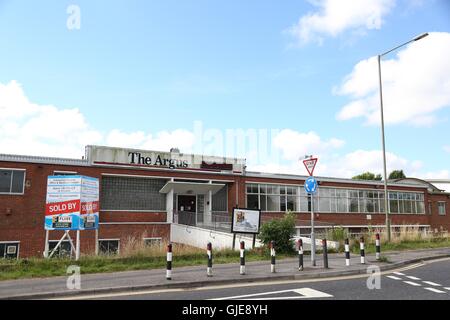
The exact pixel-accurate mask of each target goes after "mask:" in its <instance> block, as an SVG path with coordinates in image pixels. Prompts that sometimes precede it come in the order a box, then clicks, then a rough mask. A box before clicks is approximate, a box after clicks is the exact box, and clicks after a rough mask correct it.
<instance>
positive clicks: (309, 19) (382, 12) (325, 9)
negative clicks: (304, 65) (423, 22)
mask: <svg viewBox="0 0 450 320" xmlns="http://www.w3.org/2000/svg"><path fill="white" fill-rule="evenodd" d="M310 2H311V4H312V5H314V6H315V7H317V11H315V12H310V13H308V14H306V15H304V16H302V17H300V19H299V21H298V23H296V24H295V25H293V26H292V27H291V28H290V29H289V30H288V31H289V33H291V34H292V35H293V36H294V37H296V38H297V39H298V40H299V42H300V43H308V42H318V43H319V44H320V43H322V42H323V38H324V37H326V36H331V37H336V36H338V35H340V34H342V33H344V32H346V31H349V30H351V31H353V33H355V34H356V33H357V34H363V33H364V32H365V30H372V29H380V28H381V25H382V24H383V17H384V16H386V15H387V14H388V13H389V12H390V11H391V10H392V8H393V7H394V6H395V0H358V1H355V0H315V1H310Z"/></svg>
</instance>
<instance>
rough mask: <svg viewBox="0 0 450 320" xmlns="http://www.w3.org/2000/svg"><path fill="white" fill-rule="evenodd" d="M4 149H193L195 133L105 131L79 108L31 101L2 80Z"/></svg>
mask: <svg viewBox="0 0 450 320" xmlns="http://www.w3.org/2000/svg"><path fill="white" fill-rule="evenodd" d="M0 122H1V124H2V125H1V126H0V153H11V154H26V155H36V156H54V157H65V158H81V156H83V155H84V148H85V146H86V145H88V144H102V145H110V146H119V147H134V148H143V149H152V150H162V151H164V150H167V151H169V149H170V148H171V147H179V148H180V149H181V151H182V152H189V151H190V150H191V149H192V146H193V144H194V135H193V133H191V132H190V131H187V130H180V129H178V130H174V131H172V132H169V131H161V132H158V133H156V134H155V135H152V134H147V133H145V132H143V131H137V132H130V133H127V132H122V131H120V130H117V129H115V130H112V131H110V132H109V133H106V134H104V133H102V132H100V131H98V130H96V129H94V128H92V127H91V126H90V125H89V124H88V123H87V121H86V119H85V117H84V115H83V114H82V113H81V112H80V111H79V110H78V109H75V108H73V109H61V108H58V107H55V106H52V105H40V104H36V103H33V102H30V101H29V99H28V98H27V96H26V95H25V92H24V90H23V88H22V86H21V85H20V84H19V83H17V82H16V81H11V82H9V83H8V84H6V85H4V84H1V83H0Z"/></svg>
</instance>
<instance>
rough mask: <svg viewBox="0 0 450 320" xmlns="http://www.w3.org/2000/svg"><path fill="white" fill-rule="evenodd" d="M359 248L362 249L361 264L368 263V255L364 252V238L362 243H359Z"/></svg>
mask: <svg viewBox="0 0 450 320" xmlns="http://www.w3.org/2000/svg"><path fill="white" fill-rule="evenodd" d="M359 248H360V249H361V264H365V263H366V253H365V251H364V237H361V241H360V243H359Z"/></svg>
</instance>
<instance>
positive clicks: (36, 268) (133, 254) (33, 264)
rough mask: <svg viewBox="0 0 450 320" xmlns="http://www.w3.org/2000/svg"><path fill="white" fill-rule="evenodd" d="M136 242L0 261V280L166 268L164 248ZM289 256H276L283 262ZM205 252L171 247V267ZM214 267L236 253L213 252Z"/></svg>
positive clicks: (235, 258)
mask: <svg viewBox="0 0 450 320" xmlns="http://www.w3.org/2000/svg"><path fill="white" fill-rule="evenodd" d="M136 239H138V238H129V239H128V240H127V241H125V242H124V245H123V247H122V248H121V252H120V254H119V255H99V256H95V255H82V256H81V258H80V260H79V261H74V260H71V259H69V258H61V259H59V258H53V259H43V258H29V259H18V260H3V259H0V280H14V279H24V278H43V277H52V276H65V275H67V274H66V270H67V268H68V267H69V266H71V265H77V266H79V267H80V271H81V273H82V274H89V273H108V272H118V271H132V270H145V269H158V268H165V267H166V244H162V245H161V246H160V245H153V246H145V245H144V244H143V243H142V242H141V241H137V240H136ZM288 256H289V255H277V259H283V258H286V257H288ZM261 260H270V254H269V251H268V250H266V249H262V248H258V249H255V250H248V251H246V261H261ZM206 262H207V258H206V251H205V250H201V249H198V248H194V247H190V246H187V245H183V244H174V245H173V267H174V268H179V267H185V266H197V265H205V268H206ZM213 262H214V264H224V263H238V262H239V251H233V250H231V249H226V250H215V251H213Z"/></svg>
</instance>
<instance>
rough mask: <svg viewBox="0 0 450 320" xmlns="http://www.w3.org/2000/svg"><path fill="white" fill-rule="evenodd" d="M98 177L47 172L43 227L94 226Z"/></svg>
mask: <svg viewBox="0 0 450 320" xmlns="http://www.w3.org/2000/svg"><path fill="white" fill-rule="evenodd" d="M99 211H100V205H99V181H98V179H97V178H92V177H86V176H49V177H48V179H47V201H46V205H45V229H46V230H85V229H97V228H98V221H99V219H98V218H99V217H98V214H99Z"/></svg>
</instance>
